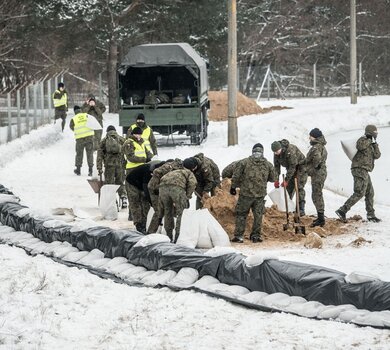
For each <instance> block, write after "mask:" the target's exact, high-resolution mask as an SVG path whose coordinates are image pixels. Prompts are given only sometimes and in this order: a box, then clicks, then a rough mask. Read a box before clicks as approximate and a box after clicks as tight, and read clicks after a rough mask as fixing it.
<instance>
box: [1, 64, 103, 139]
mask: <svg viewBox="0 0 390 350" xmlns="http://www.w3.org/2000/svg"><path fill="white" fill-rule="evenodd" d="M59 82H64V83H65V86H66V90H67V92H68V107H69V110H72V109H73V106H74V105H79V106H82V105H83V103H84V102H85V101H86V99H87V97H88V95H89V94H93V95H95V96H96V98H97V99H99V100H100V101H102V102H103V103H104V104H107V96H106V95H105V94H104V87H105V86H104V83H103V81H102V75H101V74H99V76H98V78H97V82H89V81H87V80H84V79H82V78H80V77H76V76H74V75H72V74H70V73H68V72H61V73H60V74H57V75H55V76H52V77H50V78H49V77H47V76H46V77H44V78H42V79H41V80H40V81H37V82H34V83H32V84H24V85H22V86H18V87H16V88H14V89H13V90H11V91H7V92H0V144H4V143H7V142H10V141H12V140H14V139H16V138H19V137H21V136H22V135H24V134H28V133H29V132H30V131H31V130H33V129H37V128H38V127H39V126H41V125H45V124H50V123H53V122H54V107H53V100H52V95H53V93H54V91H55V90H56V89H57V86H58V83H59Z"/></svg>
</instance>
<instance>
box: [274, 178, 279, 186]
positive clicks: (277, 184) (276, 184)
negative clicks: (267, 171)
mask: <svg viewBox="0 0 390 350" xmlns="http://www.w3.org/2000/svg"><path fill="white" fill-rule="evenodd" d="M274 186H275V188H279V186H280V183H279V180H277V181H275V182H274Z"/></svg>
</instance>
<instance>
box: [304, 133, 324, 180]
mask: <svg viewBox="0 0 390 350" xmlns="http://www.w3.org/2000/svg"><path fill="white" fill-rule="evenodd" d="M311 145H312V146H311V148H310V150H309V152H308V153H307V155H306V170H307V174H308V175H309V176H313V175H318V174H326V159H327V158H328V152H327V150H326V148H325V145H326V140H325V137H324V136H321V137H319V138H317V139H314V140H313V141H311Z"/></svg>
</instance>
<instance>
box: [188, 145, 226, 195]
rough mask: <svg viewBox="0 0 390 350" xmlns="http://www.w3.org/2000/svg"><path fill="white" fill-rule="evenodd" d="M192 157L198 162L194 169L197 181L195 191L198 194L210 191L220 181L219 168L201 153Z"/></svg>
mask: <svg viewBox="0 0 390 350" xmlns="http://www.w3.org/2000/svg"><path fill="white" fill-rule="evenodd" d="M194 158H195V159H196V161H197V162H198V166H197V168H196V170H195V171H194V175H195V177H196V181H197V182H198V185H197V186H196V192H198V194H199V195H202V193H203V192H210V191H211V190H212V189H213V188H214V187H216V186H217V185H218V184H219V183H220V182H221V180H220V175H219V169H218V167H217V165H216V164H215V163H214V162H213V161H212V160H211V159H210V158H207V157H205V156H204V155H203V153H199V154H197V155H195V156H194ZM214 165H215V166H214Z"/></svg>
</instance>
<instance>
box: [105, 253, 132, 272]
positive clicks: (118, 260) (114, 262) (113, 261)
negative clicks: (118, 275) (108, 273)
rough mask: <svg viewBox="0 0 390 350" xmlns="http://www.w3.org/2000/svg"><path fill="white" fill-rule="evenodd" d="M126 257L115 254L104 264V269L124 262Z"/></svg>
mask: <svg viewBox="0 0 390 350" xmlns="http://www.w3.org/2000/svg"><path fill="white" fill-rule="evenodd" d="M127 262H128V261H127V259H126V258H125V257H123V256H117V257H115V258H113V259H111V260H110V261H109V262H108V264H107V265H106V266H105V268H106V270H109V269H110V268H112V267H114V266H118V265H120V264H124V263H127Z"/></svg>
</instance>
